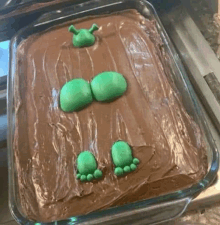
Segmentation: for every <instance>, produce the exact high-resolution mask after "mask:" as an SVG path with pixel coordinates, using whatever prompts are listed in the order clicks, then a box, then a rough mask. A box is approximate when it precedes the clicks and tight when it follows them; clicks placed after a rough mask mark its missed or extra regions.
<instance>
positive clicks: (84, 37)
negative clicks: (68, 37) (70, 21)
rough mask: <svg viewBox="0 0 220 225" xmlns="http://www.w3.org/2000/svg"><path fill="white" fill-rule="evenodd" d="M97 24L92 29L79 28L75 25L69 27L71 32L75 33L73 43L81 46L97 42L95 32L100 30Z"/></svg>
mask: <svg viewBox="0 0 220 225" xmlns="http://www.w3.org/2000/svg"><path fill="white" fill-rule="evenodd" d="M98 29H99V27H98V26H97V24H93V25H92V27H91V28H90V29H80V30H77V29H76V28H75V27H74V26H73V25H71V26H70V27H69V32H71V33H73V34H74V35H73V45H74V46H75V47H78V48H81V47H86V46H91V45H93V44H94V43H95V36H94V35H93V32H94V31H96V30H98Z"/></svg>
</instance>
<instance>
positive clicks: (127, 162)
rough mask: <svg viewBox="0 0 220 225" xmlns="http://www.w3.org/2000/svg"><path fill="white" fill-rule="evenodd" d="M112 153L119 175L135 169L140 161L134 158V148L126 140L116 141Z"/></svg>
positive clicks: (116, 172) (116, 171)
mask: <svg viewBox="0 0 220 225" xmlns="http://www.w3.org/2000/svg"><path fill="white" fill-rule="evenodd" d="M111 155H112V160H113V163H114V165H115V167H116V168H115V171H114V172H115V174H116V175H117V176H121V175H123V174H124V173H129V172H131V171H134V170H135V169H136V168H137V166H136V165H137V164H138V163H139V160H138V159H137V158H133V156H132V149H131V147H130V146H129V144H128V143H127V142H125V141H117V142H115V143H114V144H113V146H112V149H111ZM122 168H123V169H122Z"/></svg>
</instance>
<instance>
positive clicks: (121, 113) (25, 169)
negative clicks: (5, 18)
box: [14, 10, 207, 222]
mask: <svg viewBox="0 0 220 225" xmlns="http://www.w3.org/2000/svg"><path fill="white" fill-rule="evenodd" d="M93 23H96V24H98V26H99V27H100V29H99V30H98V31H96V32H95V33H94V34H95V36H96V42H95V44H94V45H93V46H91V47H85V48H74V47H73V44H72V34H71V33H69V32H68V27H69V26H70V25H71V24H73V25H74V26H76V28H77V29H80V28H89V27H91V25H92V24H93ZM17 54H18V55H17V57H18V58H17V59H18V66H17V75H16V77H15V118H16V120H15V136H14V152H15V162H16V168H17V177H18V186H19V199H20V203H21V207H22V212H23V213H24V215H26V216H27V217H28V218H29V219H31V220H38V221H43V222H49V221H54V220H60V219H65V218H68V217H70V216H75V215H83V214H87V213H89V212H92V211H95V210H100V209H105V208H109V207H112V206H117V205H123V204H126V203H130V202H135V201H138V200H143V199H147V198H151V197H154V196H158V195H162V194H164V193H170V192H172V191H174V190H179V189H183V188H184V187H187V186H190V185H192V184H194V183H196V182H197V181H198V180H200V179H201V178H203V177H204V175H205V173H206V171H207V159H206V158H207V157H206V154H205V152H206V151H205V147H204V146H205V145H204V143H203V139H202V136H203V135H202V132H201V130H200V129H199V127H198V125H197V124H196V123H195V122H194V121H193V119H192V118H191V117H190V116H189V115H188V114H187V112H186V110H185V108H184V107H183V103H182V101H181V98H180V95H179V94H178V92H176V91H175V90H174V88H173V85H171V83H170V81H169V80H168V78H167V74H168V73H171V71H170V70H169V66H167V64H166V60H165V58H166V54H165V53H164V50H163V45H162V42H161V39H160V36H159V34H158V32H157V29H156V26H155V21H154V20H148V19H145V18H144V17H143V16H141V15H140V14H139V13H138V12H137V11H136V10H129V11H124V12H120V13H117V14H112V15H105V16H98V17H88V18H84V19H80V20H76V21H70V22H68V23H67V24H63V25H62V26H59V27H58V26H57V27H53V28H51V29H49V30H47V31H46V32H44V33H40V34H37V35H34V36H31V37H29V38H27V40H25V41H23V42H22V43H21V44H20V45H19V47H18V52H17ZM104 71H116V72H118V73H121V74H123V75H124V77H125V78H126V80H127V83H128V89H127V91H126V93H125V94H124V95H123V96H122V97H121V98H119V99H117V100H115V101H113V102H111V103H100V102H93V103H92V104H91V105H89V106H88V107H86V108H85V109H83V110H81V111H79V112H73V113H65V112H63V111H61V110H60V108H59V92H60V89H61V88H62V86H63V85H64V84H65V83H66V82H67V81H69V80H71V79H73V78H84V79H86V80H88V81H91V79H92V78H93V77H94V76H95V75H97V74H98V73H101V72H104ZM118 140H123V141H126V142H128V143H129V145H130V146H131V147H132V149H133V154H134V157H137V158H138V159H140V164H139V165H138V167H137V169H136V170H135V171H134V172H131V173H129V174H128V175H126V176H124V177H120V178H119V177H117V176H115V174H114V166H113V162H112V159H111V146H112V144H113V143H114V142H115V141H118ZM85 150H88V151H91V152H92V153H93V154H94V156H95V158H96V160H97V163H98V167H99V169H101V170H102V171H103V177H102V179H101V180H94V181H93V182H85V183H82V182H80V181H79V180H77V179H76V173H77V171H76V164H75V163H76V159H77V156H78V154H79V153H80V152H82V151H85Z"/></svg>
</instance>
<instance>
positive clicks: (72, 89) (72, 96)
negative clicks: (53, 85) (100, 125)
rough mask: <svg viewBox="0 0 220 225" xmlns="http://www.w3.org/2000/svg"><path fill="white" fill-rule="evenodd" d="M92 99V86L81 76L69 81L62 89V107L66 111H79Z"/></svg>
mask: <svg viewBox="0 0 220 225" xmlns="http://www.w3.org/2000/svg"><path fill="white" fill-rule="evenodd" d="M92 101H93V97H92V92H91V87H90V85H89V83H88V82H87V81H86V80H84V79H81V78H78V79H73V80H71V81H69V82H67V83H66V84H65V85H64V86H63V87H62V89H61V91H60V107H61V109H62V110H63V111H64V112H72V111H78V110H80V109H82V108H84V107H85V106H86V105H88V104H90V103H91V102H92Z"/></svg>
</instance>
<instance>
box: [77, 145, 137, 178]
mask: <svg viewBox="0 0 220 225" xmlns="http://www.w3.org/2000/svg"><path fill="white" fill-rule="evenodd" d="M111 156H112V161H113V163H114V166H115V169H114V173H115V175H117V176H123V175H124V174H127V173H129V172H132V171H134V170H136V168H137V164H138V163H139V160H138V159H137V158H134V157H133V156H132V149H131V147H130V146H129V144H128V143H127V142H125V141H117V142H115V143H114V144H113V146H112V149H111ZM76 163H77V179H80V180H81V181H92V180H93V179H98V178H101V177H102V171H101V170H99V169H98V168H97V162H96V160H95V157H94V155H93V154H92V153H91V152H89V151H84V152H81V153H80V154H79V155H78V157H77V162H76Z"/></svg>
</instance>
